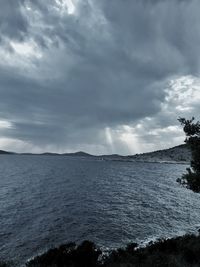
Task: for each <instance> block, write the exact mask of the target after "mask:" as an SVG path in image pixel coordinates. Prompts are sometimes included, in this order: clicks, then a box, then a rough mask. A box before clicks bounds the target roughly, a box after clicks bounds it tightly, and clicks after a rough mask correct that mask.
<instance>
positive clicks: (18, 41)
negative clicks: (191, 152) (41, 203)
mask: <svg viewBox="0 0 200 267" xmlns="http://www.w3.org/2000/svg"><path fill="white" fill-rule="evenodd" d="M0 3H1V8H0V149H5V150H12V151H17V152H27V151H29V152H43V151H52V152H71V151H77V150H84V151H86V152H89V153H93V154H101V153H119V154H134V153H139V152H145V151H151V150H155V149H161V148H167V147H171V146H173V145H177V144H180V143H183V141H184V135H183V132H182V129H181V128H180V126H179V124H178V122H177V118H178V117H179V116H181V117H187V118H189V117H191V116H195V117H196V118H197V119H200V116H199V115H200V78H199V71H200V16H199V14H200V1H199V0H190V1H188V0H109V1H107V0H45V1H41V0H0Z"/></svg>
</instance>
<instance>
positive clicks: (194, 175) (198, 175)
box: [177, 118, 200, 192]
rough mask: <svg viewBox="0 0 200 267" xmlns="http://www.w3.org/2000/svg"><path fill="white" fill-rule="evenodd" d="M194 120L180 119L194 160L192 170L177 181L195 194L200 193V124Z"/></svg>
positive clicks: (189, 169)
mask: <svg viewBox="0 0 200 267" xmlns="http://www.w3.org/2000/svg"><path fill="white" fill-rule="evenodd" d="M194 120H195V119H194V118H192V119H191V120H186V119H185V118H179V119H178V121H179V122H180V123H181V125H182V126H183V130H184V132H185V134H186V139H185V142H186V144H187V145H188V146H189V148H190V149H191V153H192V160H191V168H188V169H187V173H186V174H184V175H183V177H182V178H181V179H178V180H177V181H178V182H179V183H181V184H183V185H185V186H187V187H188V188H190V189H191V190H193V191H195V192H200V122H199V121H197V122H194Z"/></svg>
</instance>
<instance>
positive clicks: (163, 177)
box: [0, 155, 200, 264]
mask: <svg viewBox="0 0 200 267" xmlns="http://www.w3.org/2000/svg"><path fill="white" fill-rule="evenodd" d="M186 167H187V165H181V164H160V163H136V162H135V163H134V162H119V161H100V160H95V159H90V158H77V157H76V158H75V157H74V158H73V157H69V156H68V157H64V156H60V157H58V156H22V155H21V156H19V155H18V156H17V155H12V156H11V155H1V156H0V259H6V260H13V261H15V262H16V263H18V264H22V263H23V262H25V261H26V260H27V259H29V258H31V257H34V256H36V255H38V254H40V253H42V252H44V251H46V250H47V249H49V248H51V247H54V246H58V245H60V244H62V243H66V242H69V241H76V242H81V241H82V240H85V239H87V240H92V241H94V242H95V243H96V244H97V245H98V246H100V247H103V248H117V247H121V246H125V245H126V244H127V243H129V242H145V241H146V240H151V239H154V238H157V237H172V236H175V235H179V234H184V233H186V232H193V231H196V230H197V229H198V227H200V196H199V194H195V193H193V192H192V191H190V190H187V189H185V188H183V187H181V186H180V185H179V184H178V183H177V182H176V179H177V178H178V177H181V175H182V174H183V173H184V172H185V168H186Z"/></svg>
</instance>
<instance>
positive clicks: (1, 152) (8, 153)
mask: <svg viewBox="0 0 200 267" xmlns="http://www.w3.org/2000/svg"><path fill="white" fill-rule="evenodd" d="M1 154H6V155H13V154H15V153H13V152H8V151H4V150H0V155H1Z"/></svg>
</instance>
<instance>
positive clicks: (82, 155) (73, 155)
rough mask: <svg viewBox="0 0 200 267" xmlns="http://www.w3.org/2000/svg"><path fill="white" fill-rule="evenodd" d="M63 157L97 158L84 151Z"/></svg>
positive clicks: (65, 154) (66, 154)
mask: <svg viewBox="0 0 200 267" xmlns="http://www.w3.org/2000/svg"><path fill="white" fill-rule="evenodd" d="M62 155H63V156H72V157H95V156H93V155H90V154H88V153H86V152H83V151H78V152H74V153H64V154H62Z"/></svg>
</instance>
